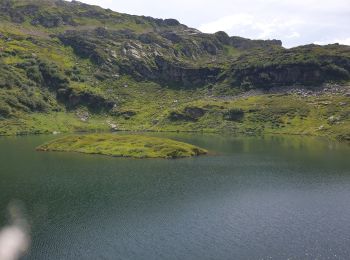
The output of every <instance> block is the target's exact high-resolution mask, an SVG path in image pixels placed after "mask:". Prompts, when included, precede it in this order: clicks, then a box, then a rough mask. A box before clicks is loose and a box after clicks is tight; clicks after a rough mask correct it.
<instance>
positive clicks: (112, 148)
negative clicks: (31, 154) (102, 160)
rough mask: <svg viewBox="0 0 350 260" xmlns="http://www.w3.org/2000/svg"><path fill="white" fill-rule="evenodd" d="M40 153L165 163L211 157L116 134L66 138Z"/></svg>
mask: <svg viewBox="0 0 350 260" xmlns="http://www.w3.org/2000/svg"><path fill="white" fill-rule="evenodd" d="M36 150H37V151H58V152H78V153H86V154H100V155H108V156H114V157H130V158H165V159H176V158H185V157H193V156H199V155H204V154H207V153H208V151H207V150H205V149H202V148H200V147H197V146H194V145H191V144H187V143H183V142H178V141H174V140H171V139H167V138H159V137H151V136H144V135H116V134H88V135H72V136H66V137H63V138H59V139H56V140H53V141H51V142H48V143H46V144H43V145H41V146H39V147H37V148H36Z"/></svg>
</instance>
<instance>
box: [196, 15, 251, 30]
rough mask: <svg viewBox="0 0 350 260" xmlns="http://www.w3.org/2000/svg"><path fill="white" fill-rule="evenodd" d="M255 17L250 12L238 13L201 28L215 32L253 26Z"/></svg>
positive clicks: (200, 28)
mask: <svg viewBox="0 0 350 260" xmlns="http://www.w3.org/2000/svg"><path fill="white" fill-rule="evenodd" d="M253 24H254V17H253V16H252V15H249V14H237V15H231V16H225V17H222V18H219V19H218V20H216V21H213V22H210V23H206V24H203V25H201V26H200V27H199V30H201V31H202V32H206V33H215V32H217V31H227V30H231V29H233V28H235V27H241V26H252V25H253Z"/></svg>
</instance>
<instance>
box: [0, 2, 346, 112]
mask: <svg viewBox="0 0 350 260" xmlns="http://www.w3.org/2000/svg"><path fill="white" fill-rule="evenodd" d="M348 81H350V46H343V45H338V44H333V45H328V46H317V45H307V46H301V47H297V48H292V49H285V48H283V47H282V43H281V41H279V40H268V41H264V40H249V39H245V38H241V37H237V36H234V37H230V36H228V35H227V34H226V33H224V32H217V33H215V34H205V33H201V32H200V31H198V30H196V29H193V28H189V27H187V26H186V25H183V24H180V23H179V22H178V21H177V20H175V19H165V20H163V19H155V18H151V17H145V16H134V15H127V14H122V13H117V12H114V11H111V10H108V9H107V10H106V9H102V8H100V7H97V6H91V5H87V4H84V3H81V2H78V1H72V2H66V1H62V0H0V118H11V117H18V118H21V117H22V115H23V114H22V113H32V112H35V113H36V112H39V113H51V112H57V111H66V110H67V111H72V110H75V109H77V108H80V107H86V108H87V109H88V110H89V111H90V112H93V113H97V114H98V113H114V112H115V111H114V110H116V109H117V108H119V107H120V106H121V104H123V102H124V101H125V100H127V99H128V97H129V98H130V97H131V96H133V94H132V93H133V91H134V90H133V89H132V88H128V86H135V85H139V86H148V85H149V84H155V85H157V86H160V87H162V88H163V89H161V90H159V91H166V89H169V88H170V89H172V90H174V91H176V90H179V91H183V90H189V91H192V90H193V89H197V90H198V91H199V92H198V93H202V92H200V91H201V89H202V90H203V91H204V90H208V91H209V92H210V93H211V92H213V91H214V92H215V91H216V92H218V93H221V94H222V95H227V93H231V94H232V93H240V92H243V91H246V90H252V89H253V90H254V89H257V90H268V89H270V88H280V89H283V87H290V86H310V87H317V86H319V85H322V84H324V83H343V82H348ZM147 84H148V85H147ZM145 91H146V92H145V95H147V94H150V93H147V90H145ZM214 92H213V93H214ZM221 94H220V95H221ZM196 95H197V94H196ZM198 95H200V94H198ZM155 102H158V101H157V100H156V101H155ZM113 111H114V112H113ZM118 113H122V112H120V111H119V112H118Z"/></svg>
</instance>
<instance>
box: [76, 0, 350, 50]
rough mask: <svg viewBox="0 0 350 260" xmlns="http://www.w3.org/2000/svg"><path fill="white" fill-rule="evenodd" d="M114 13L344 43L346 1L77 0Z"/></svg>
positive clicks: (349, 6)
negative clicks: (172, 19)
mask: <svg viewBox="0 0 350 260" xmlns="http://www.w3.org/2000/svg"><path fill="white" fill-rule="evenodd" d="M80 1H82V2H85V3H88V4H94V5H99V6H102V7H104V8H110V9H112V10H114V11H117V12H122V13H128V14H135V15H146V16H152V17H155V18H175V19H177V20H179V21H180V22H181V23H183V24H186V25H187V26H190V27H193V28H197V29H199V30H200V31H202V32H206V33H214V32H217V31H225V32H227V33H228V34H229V35H231V36H241V37H246V38H250V39H279V40H282V42H283V46H285V47H287V48H289V47H294V46H298V45H304V44H310V43H316V44H328V43H336V42H337V43H341V44H346V45H350V0H172V1H166V0H80Z"/></svg>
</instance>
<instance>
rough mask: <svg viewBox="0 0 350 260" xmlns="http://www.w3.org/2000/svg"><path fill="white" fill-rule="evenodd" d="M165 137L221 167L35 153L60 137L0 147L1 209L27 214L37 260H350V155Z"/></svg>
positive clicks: (274, 140)
mask: <svg viewBox="0 0 350 260" xmlns="http://www.w3.org/2000/svg"><path fill="white" fill-rule="evenodd" d="M153 135H154V134H153ZM158 135H161V136H166V137H171V138H175V139H178V140H182V141H187V142H190V143H193V144H196V145H199V146H202V147H204V148H207V149H209V150H210V151H212V154H213V155H211V156H204V157H199V158H190V159H181V160H162V159H156V160H132V159H118V158H110V157H104V156H92V155H82V154H69V153H39V152H35V151H34V147H35V146H37V145H39V144H41V143H43V142H45V141H47V140H50V139H52V138H54V137H50V136H46V137H45V136H37V137H9V138H0V154H1V156H0V165H1V171H0V190H1V196H0V207H1V209H5V208H6V206H7V205H8V203H9V201H11V200H13V199H18V200H21V201H23V203H25V205H26V207H27V210H28V213H29V215H30V221H31V222H30V224H31V234H32V246H31V250H30V253H29V255H28V256H27V259H269V258H272V259H287V258H291V259H310V258H311V259H316V258H319V259H325V258H330V259H338V258H340V259H344V258H347V256H348V255H349V254H350V249H349V247H348V245H349V243H350V237H349V236H348V234H349V231H350V221H349V218H348V216H349V215H350V207H349V198H350V162H349V158H350V147H349V146H346V145H342V144H340V143H335V142H331V141H328V140H324V139H318V138H301V137H282V136H268V137H262V138H256V137H244V138H236V137H227V136H216V135H189V134H158ZM2 213H3V214H2ZM2 213H1V214H0V225H1V226H3V225H5V224H6V218H5V212H2Z"/></svg>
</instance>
